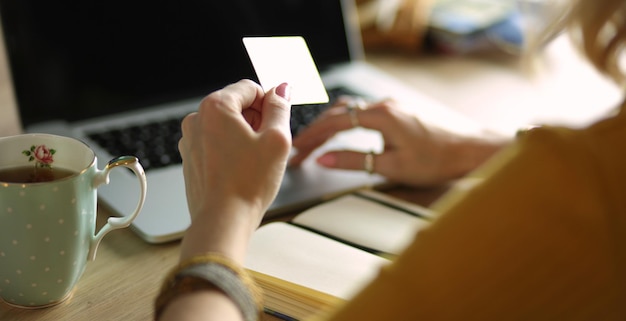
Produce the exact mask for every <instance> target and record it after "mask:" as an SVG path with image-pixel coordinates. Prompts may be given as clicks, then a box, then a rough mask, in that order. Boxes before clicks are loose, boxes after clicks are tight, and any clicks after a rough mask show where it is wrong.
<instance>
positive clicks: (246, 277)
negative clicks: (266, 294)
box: [155, 253, 263, 321]
mask: <svg viewBox="0 0 626 321" xmlns="http://www.w3.org/2000/svg"><path fill="white" fill-rule="evenodd" d="M206 289H219V290H221V291H222V292H224V293H225V294H226V295H227V296H228V297H229V298H230V299H231V300H232V301H233V302H234V303H235V304H236V305H237V307H238V308H239V310H240V311H241V313H242V315H243V317H244V320H246V321H253V320H257V318H258V316H259V313H260V311H262V309H263V296H262V292H261V289H260V288H259V287H258V286H257V285H256V283H255V282H254V279H253V278H252V277H251V276H250V274H248V272H247V271H246V270H245V269H243V268H242V267H241V266H239V265H238V264H237V263H235V262H233V261H232V260H231V259H229V258H227V257H225V256H223V255H222V254H219V253H207V254H204V255H199V256H194V257H192V258H190V259H188V260H185V261H183V262H181V263H180V264H179V265H178V266H177V267H175V268H174V269H173V270H172V271H171V272H170V273H169V274H168V277H167V278H166V279H165V282H164V283H163V286H162V287H161V291H160V293H159V296H158V297H157V299H156V302H155V320H158V319H159V317H160V315H161V313H162V312H163V311H164V310H165V307H166V306H167V304H168V303H170V302H171V301H172V300H173V299H174V298H176V297H178V296H180V295H182V294H185V293H190V292H195V291H200V290H206Z"/></svg>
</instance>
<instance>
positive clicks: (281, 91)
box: [276, 82, 291, 101]
mask: <svg viewBox="0 0 626 321" xmlns="http://www.w3.org/2000/svg"><path fill="white" fill-rule="evenodd" d="M276 94H277V95H278V96H280V97H283V98H284V99H285V100H287V101H290V100H291V86H289V84H288V83H286V82H284V83H282V84H280V85H278V87H276Z"/></svg>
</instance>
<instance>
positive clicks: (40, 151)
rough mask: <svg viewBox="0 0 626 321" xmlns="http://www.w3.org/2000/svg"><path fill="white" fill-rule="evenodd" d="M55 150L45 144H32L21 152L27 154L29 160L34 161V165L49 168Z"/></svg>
mask: <svg viewBox="0 0 626 321" xmlns="http://www.w3.org/2000/svg"><path fill="white" fill-rule="evenodd" d="M56 152H57V151H56V150H55V149H51V148H48V147H46V145H39V146H35V145H33V146H31V147H30V149H29V150H24V151H22V154H24V155H26V156H28V161H29V162H32V161H35V167H40V168H50V167H51V165H52V163H53V162H54V158H53V155H54V154H55V153H56Z"/></svg>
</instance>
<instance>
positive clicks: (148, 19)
mask: <svg viewBox="0 0 626 321" xmlns="http://www.w3.org/2000/svg"><path fill="white" fill-rule="evenodd" d="M0 19H1V21H2V27H3V31H4V39H5V47H6V50H7V57H8V59H9V61H8V63H9V66H10V73H11V77H12V82H13V88H14V90H15V97H16V100H17V106H18V110H19V114H20V117H21V120H22V127H23V128H24V129H25V131H27V132H46V133H53V134H61V135H67V136H73V137H76V138H78V139H81V140H83V141H84V142H86V143H87V144H88V145H90V146H91V147H92V148H93V149H94V150H95V151H96V154H97V157H98V162H99V168H103V167H104V165H105V164H106V163H107V162H108V161H109V160H110V159H112V158H113V157H115V156H120V154H130V155H136V156H138V158H139V159H140V161H141V163H142V164H143V165H144V167H145V168H146V175H147V180H148V192H147V198H146V203H145V205H144V208H143V210H142V212H141V213H140V214H139V216H138V217H137V218H136V220H135V221H134V222H133V224H132V229H133V230H134V231H135V232H137V234H138V235H139V236H140V237H141V238H143V239H144V240H145V241H147V242H150V243H163V242H168V241H173V240H177V239H179V238H181V237H182V234H183V232H184V231H185V229H186V228H187V227H188V225H189V223H190V220H189V215H188V211H187V205H186V198H185V189H184V182H183V175H182V167H181V162H180V155H178V154H177V151H176V148H177V142H178V139H179V137H180V132H179V130H180V120H181V119H182V118H183V117H184V115H186V114H188V113H189V112H192V111H195V110H196V109H197V106H198V105H199V102H200V100H201V99H202V97H204V96H205V95H206V94H207V93H209V92H211V91H213V90H216V89H219V88H222V87H223V86H225V85H227V84H229V83H232V82H235V81H237V80H239V79H242V78H250V79H253V80H257V78H256V75H255V73H254V70H253V68H252V65H251V63H250V61H249V59H248V56H247V53H246V51H245V49H244V47H243V44H242V37H244V36H280V35H298V36H303V37H304V38H305V40H306V41H307V44H308V46H309V49H310V50H311V55H312V57H313V59H314V60H315V62H316V64H317V66H318V69H319V70H320V73H321V76H322V80H323V82H324V84H325V86H326V88H327V91H328V92H329V96H331V100H332V99H333V98H332V97H334V96H337V95H341V94H345V93H348V94H352V95H360V96H362V97H365V98H366V99H370V100H376V99H382V98H387V97H393V98H395V99H397V100H399V101H406V102H407V104H406V105H407V106H411V107H412V108H415V109H416V112H420V113H421V117H422V118H423V119H426V120H429V119H430V120H434V121H439V122H440V123H442V124H443V125H451V126H452V127H454V128H455V129H459V128H466V129H469V128H474V126H475V124H473V123H472V122H470V121H469V120H467V119H465V118H463V117H462V116H460V115H459V114H456V113H455V112H452V111H451V110H449V109H447V108H446V107H444V106H442V105H440V104H439V103H437V102H435V101H433V100H432V99H430V98H428V97H427V96H425V95H423V94H421V93H418V92H415V91H414V90H413V89H411V88H409V87H407V86H406V85H404V84H402V83H401V82H399V81H398V80H396V79H394V78H393V77H391V76H390V75H388V74H386V73H384V72H382V71H381V70H378V69H376V68H375V67H373V66H371V65H369V64H368V63H367V62H365V61H364V55H363V48H362V44H361V41H360V34H359V29H358V25H357V23H358V22H357V16H356V6H355V4H354V2H353V0H317V1H306V0H230V1H210V0H203V1H202V0H181V1H161V0H149V1H148V0H135V1H119V0H112V1H107V2H97V1H96V2H93V1H66V0H58V1H52V2H51V1H38V0H20V1H11V0H0ZM318 107H319V108H318ZM326 107H327V106H294V107H293V108H292V109H293V110H294V112H305V113H308V112H314V111H315V110H318V109H323V108H326ZM298 117H300V116H297V117H296V116H293V117H292V121H294V120H295V119H297V118H298ZM297 126H298V125H297V124H293V123H292V129H295V128H296V127H297ZM170 131H171V133H170ZM295 134H297V133H294V135H295ZM133 148H134V149H133ZM324 148H349V149H355V150H362V151H370V150H374V151H377V152H380V151H381V150H382V139H381V137H380V135H379V134H378V133H376V132H373V131H369V130H365V129H354V130H350V131H348V132H345V133H342V134H340V135H337V136H336V137H335V138H333V139H332V140H331V141H330V142H328V143H327V144H326V145H325V146H324V147H323V149H320V150H319V151H318V152H317V153H318V154H319V153H322V152H323V150H324ZM216 152H219V151H216ZM386 184H388V182H386V181H385V179H384V178H383V177H381V176H378V175H368V174H367V173H365V172H361V171H344V170H330V169H324V168H321V167H320V166H318V165H316V164H315V162H314V161H313V157H312V158H311V159H309V160H308V161H306V162H305V163H304V164H303V165H302V166H300V167H298V168H288V169H287V172H286V175H285V178H284V181H283V183H282V186H281V188H280V191H279V194H278V197H277V198H276V200H275V201H274V202H273V203H272V205H271V207H270V209H269V211H268V213H267V215H266V217H267V218H272V217H276V216H277V215H281V214H283V213H287V212H290V211H294V210H297V209H301V208H304V207H306V206H310V205H312V204H315V203H317V202H321V201H324V200H327V199H330V198H332V197H336V196H338V195H342V194H344V193H347V192H350V191H354V190H356V189H359V188H363V187H366V186H370V187H376V186H384V185H386ZM138 191H139V188H138V183H137V180H136V179H135V178H134V175H133V174H132V173H130V171H126V170H115V171H112V173H111V182H110V183H109V184H108V185H106V186H103V187H100V188H99V190H98V196H99V199H100V201H101V204H104V205H105V206H106V207H108V208H109V209H110V210H111V211H112V212H113V213H114V214H116V215H125V214H128V213H130V212H132V210H133V209H134V208H135V206H136V202H137V200H138V193H139V192H138Z"/></svg>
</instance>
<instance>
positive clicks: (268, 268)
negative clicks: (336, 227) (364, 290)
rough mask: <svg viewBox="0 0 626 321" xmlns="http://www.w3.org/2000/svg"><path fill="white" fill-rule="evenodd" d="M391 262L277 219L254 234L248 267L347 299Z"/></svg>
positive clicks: (246, 262) (248, 257)
mask: <svg viewBox="0 0 626 321" xmlns="http://www.w3.org/2000/svg"><path fill="white" fill-rule="evenodd" d="M388 262H389V261H388V260H386V259H384V258H381V257H379V256H376V255H373V254H371V253H368V252H365V251H363V250H360V249H357V248H354V247H351V246H348V245H346V244H343V243H341V242H338V241H335V240H332V239H330V238H327V237H324V236H321V235H318V234H316V233H313V232H310V231H307V230H306V229H302V228H299V227H297V226H294V225H291V224H289V223H284V222H274V223H269V224H266V225H264V226H261V227H260V228H259V229H258V230H257V231H256V232H255V233H254V234H253V236H252V239H251V241H250V248H249V251H248V255H247V257H246V260H245V267H246V268H247V269H249V270H252V271H254V272H257V273H262V274H266V275H269V276H272V277H274V278H277V279H281V280H284V281H286V282H290V283H294V284H297V285H300V286H301V287H305V288H309V289H312V290H314V291H318V292H322V293H326V294H328V295H331V296H334V297H337V298H340V299H344V300H345V299H348V298H350V297H352V296H353V295H354V294H355V293H356V292H357V291H358V290H360V289H361V287H363V286H364V285H365V284H367V283H368V282H369V281H371V280H372V279H373V278H374V277H375V276H376V275H377V273H378V271H379V269H380V268H381V267H382V266H383V265H385V264H387V263H388ZM286 285H288V284H286ZM283 291H285V289H283ZM287 291H289V290H288V289H287Z"/></svg>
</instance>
